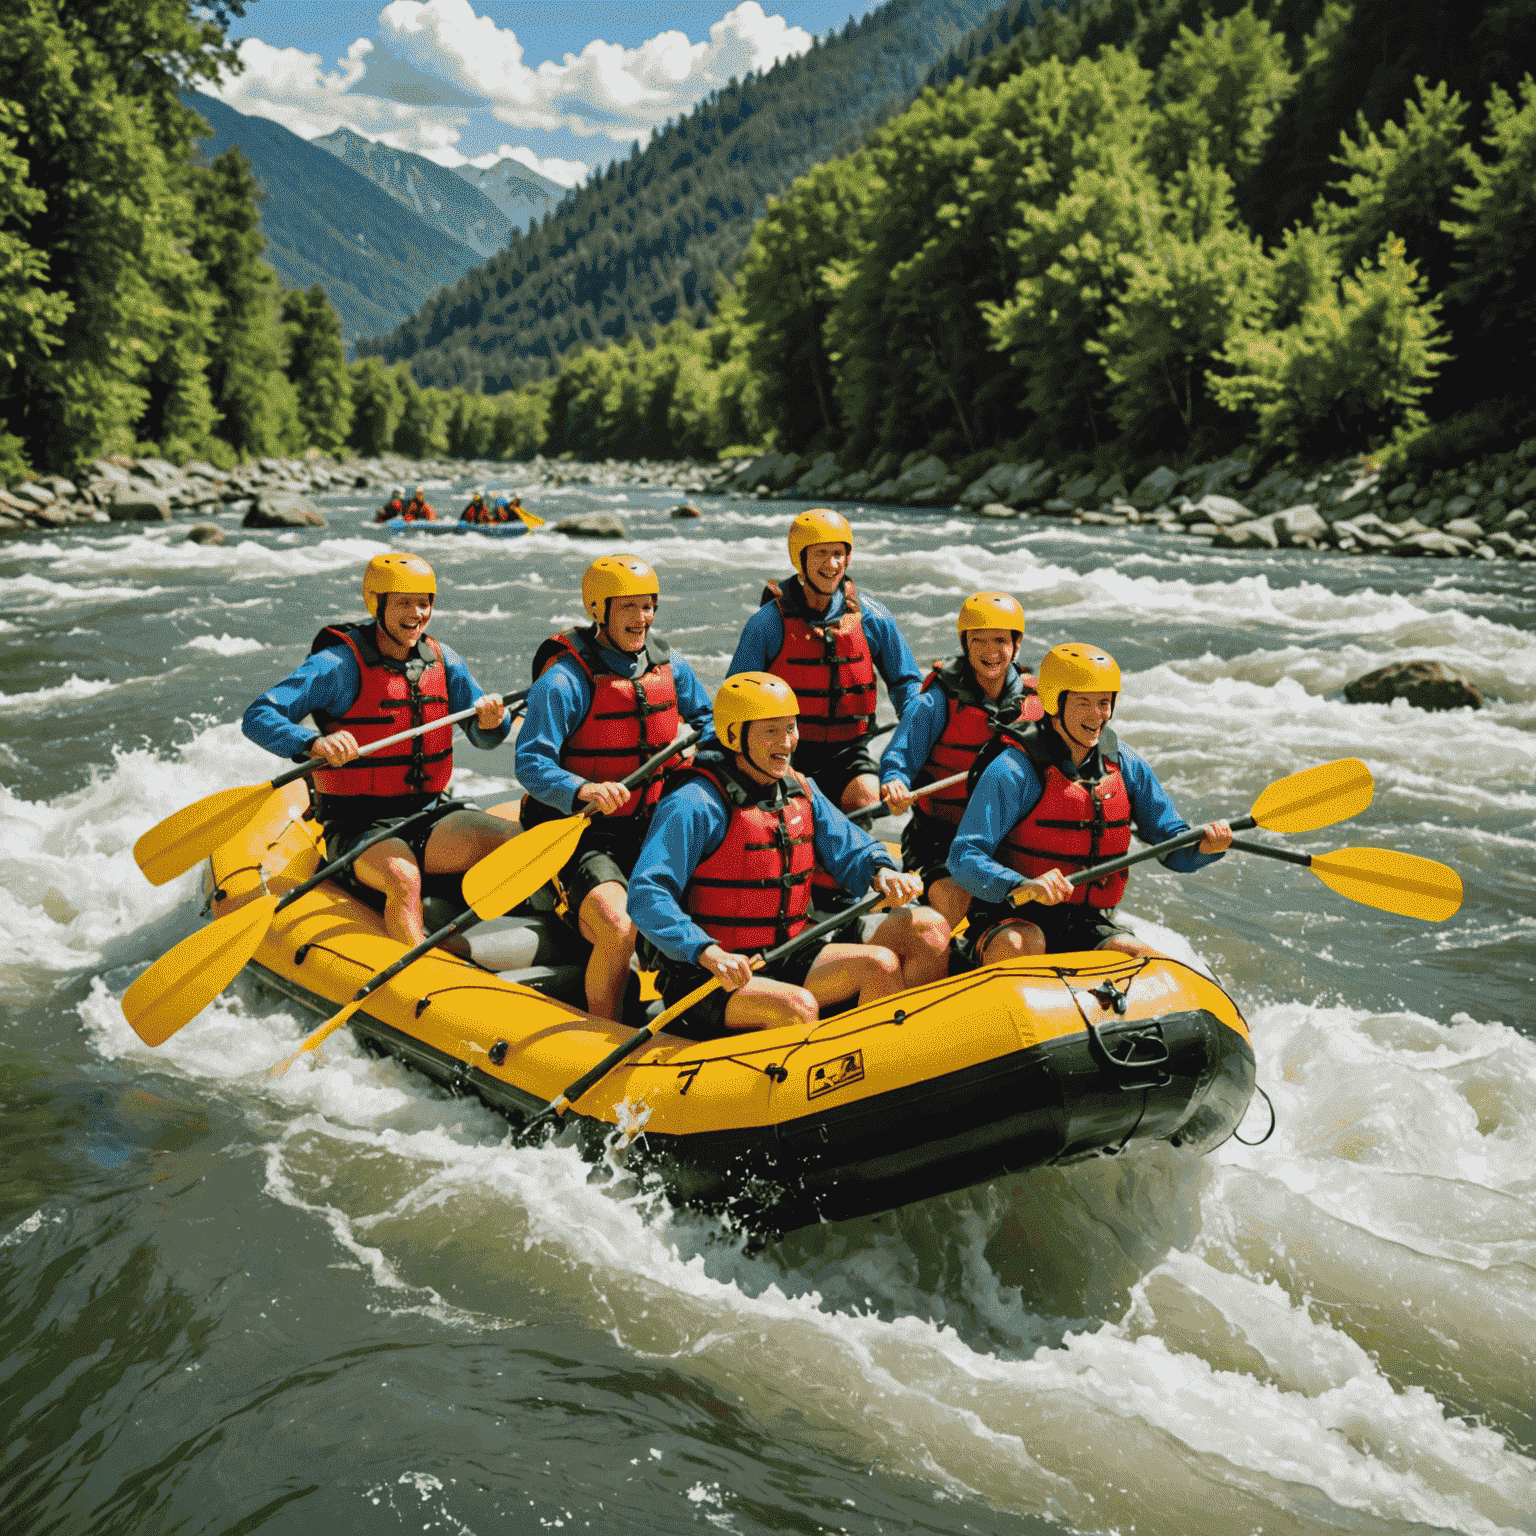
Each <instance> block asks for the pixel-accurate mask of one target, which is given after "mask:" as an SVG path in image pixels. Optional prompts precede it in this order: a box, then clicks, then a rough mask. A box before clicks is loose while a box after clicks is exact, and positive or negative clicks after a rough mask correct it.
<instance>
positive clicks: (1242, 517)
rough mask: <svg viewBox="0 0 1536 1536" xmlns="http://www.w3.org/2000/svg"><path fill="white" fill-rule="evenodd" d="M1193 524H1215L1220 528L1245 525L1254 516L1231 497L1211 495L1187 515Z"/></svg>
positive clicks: (1192, 508)
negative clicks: (1237, 524) (1239, 524)
mask: <svg viewBox="0 0 1536 1536" xmlns="http://www.w3.org/2000/svg"><path fill="white" fill-rule="evenodd" d="M1185 515H1186V517H1188V519H1189V520H1190V521H1191V522H1204V523H1215V524H1216V526H1217V527H1218V528H1220V527H1225V526H1228V525H1231V524H1235V523H1245V522H1247V521H1248V520H1249V519H1250V518H1251V517H1252V516H1253V513H1251V512H1250V511H1249V510H1248V508H1247V507H1245V506H1244V505H1243V504H1242V502H1240V501H1234V500H1233V499H1232V497H1230V496H1217V495H1214V494H1209V495H1205V496H1202V497H1201V498H1200V499H1199V500H1198V501H1197V502H1195V503H1194V505H1193V506H1192V507H1191V508H1190V509H1189V511H1188V512H1187V513H1186V514H1185Z"/></svg>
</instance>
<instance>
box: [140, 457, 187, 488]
mask: <svg viewBox="0 0 1536 1536" xmlns="http://www.w3.org/2000/svg"><path fill="white" fill-rule="evenodd" d="M137 468H138V472H139V474H140V475H142V476H144V477H145V478H147V479H149V480H151V481H153V482H154V484H156V485H158V486H171V485H175V484H176V482H177V481H178V480H180V479H181V471H180V470H179V469H177V468H176V466H175V465H174V464H170V463H167V462H166V460H164V459H140V460H139V461H138V465H137Z"/></svg>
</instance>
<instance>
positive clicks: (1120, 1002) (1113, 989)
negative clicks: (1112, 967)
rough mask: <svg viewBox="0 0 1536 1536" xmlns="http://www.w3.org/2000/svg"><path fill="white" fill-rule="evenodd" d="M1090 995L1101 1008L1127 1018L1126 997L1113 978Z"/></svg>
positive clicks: (1100, 984)
mask: <svg viewBox="0 0 1536 1536" xmlns="http://www.w3.org/2000/svg"><path fill="white" fill-rule="evenodd" d="M1088 995H1089V997H1091V998H1092V999H1093V1000H1094V1001H1095V1002H1096V1003H1097V1004H1098V1005H1099V1007H1100V1008H1112V1009H1114V1011H1115V1012H1116V1013H1117V1014H1119V1015H1120V1016H1121V1018H1124V1017H1125V1004H1126V995H1125V993H1124V992H1122V991H1121V990H1120V988H1119V987H1117V986H1116V985H1115V983H1114V978H1113V977H1106V978H1105V979H1104V980H1103V981H1102V982H1100V983H1099V985H1098V986H1096V987H1093V988H1091V989H1090V990H1089V992H1088ZM1165 1059H1166V1053H1165Z"/></svg>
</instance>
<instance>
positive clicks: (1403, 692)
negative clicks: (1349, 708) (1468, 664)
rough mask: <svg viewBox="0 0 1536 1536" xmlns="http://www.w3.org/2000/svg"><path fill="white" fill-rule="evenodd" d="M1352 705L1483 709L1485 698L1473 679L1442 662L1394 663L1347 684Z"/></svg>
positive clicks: (1345, 688)
mask: <svg viewBox="0 0 1536 1536" xmlns="http://www.w3.org/2000/svg"><path fill="white" fill-rule="evenodd" d="M1344 697H1345V698H1346V699H1348V700H1349V702H1350V703H1351V704H1390V703H1391V702H1392V700H1393V699H1407V701H1408V702H1409V703H1410V704H1412V705H1413V706H1414V707H1415V708H1416V709H1481V708H1482V707H1483V703H1484V699H1483V695H1482V693H1481V692H1480V691H1479V689H1478V687H1477V685H1476V684H1475V683H1474V682H1473V681H1472V679H1471V678H1469V677H1466V676H1464V675H1463V674H1462V673H1460V672H1457V671H1455V670H1453V669H1452V668H1450V667H1448V666H1446V665H1445V664H1444V663H1443V662H1439V661H1394V662H1391V663H1389V664H1388V665H1387V666H1385V667H1378V668H1377V669H1376V670H1375V671H1374V672H1367V673H1366V674H1365V676H1364V677H1357V678H1355V680H1354V681H1353V682H1350V683H1346V684H1345V685H1344Z"/></svg>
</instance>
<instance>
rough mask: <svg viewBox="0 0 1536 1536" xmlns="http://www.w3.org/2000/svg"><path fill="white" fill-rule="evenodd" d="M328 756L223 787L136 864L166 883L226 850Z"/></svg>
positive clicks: (416, 731)
mask: <svg viewBox="0 0 1536 1536" xmlns="http://www.w3.org/2000/svg"><path fill="white" fill-rule="evenodd" d="M527 693H528V690H527V689H526V688H523V689H520V690H519V691H518V692H516V693H504V694H502V696H501V702H502V703H503V704H518V703H521V701H522V700H523V699H524V698H525V697H526V696H527ZM474 713H475V711H474V710H473V709H461V710H460V711H459V712H458V713H457V714H455V715H445V716H444V717H443V718H442V719H441V720H434V721H432V722H431V723H430V724H428V725H418V726H416V727H414V728H413V729H412V730H409V731H400V732H398V733H396V734H395V735H393V736H386V737H384V739H383V740H382V741H371V742H369V743H368V745H367V746H366V747H364V748H363V749H362V751H360V752H359V753H358V754H357V755H358V756H359V757H367V756H369V755H370V754H371V753H374V752H382V751H383V750H384V748H385V747H392V746H395V745H397V744H398V743H400V742H402V741H409V740H411V738H412V737H413V736H424V735H425V734H426V733H427V732H428V731H437V730H441V729H442V728H443V727H444V726H445V725H447V726H452V725H457V724H458V723H459V722H460V721H461V720H468V719H469V717H470V716H471V715H472V714H474ZM328 766H329V764H327V763H326V761H325V760H324V759H323V758H319V757H313V758H310V759H309V761H308V762H303V763H299V764H297V765H296V766H294V767H292V768H289V769H288V770H287V771H286V772H284V773H280V774H278V776H277V777H276V778H275V779H269V780H268V781H267V782H266V783H265V784H240V785H236V786H235V787H234V788H233V789H221V790H219V791H218V792H217V793H216V794H212V795H205V796H204V797H203V798H202V799H201V800H199V801H197V802H196V803H195V804H193V805H188V806H185V807H183V808H182V809H181V810H179V811H176V812H175V813H173V814H172V815H170V816H167V817H166V818H165V820H164V821H161V822H157V823H156V824H155V825H154V826H152V827H151V828H150V829H149V831H148V832H146V833H145V834H144V835H143V836H142V837H141V838H140V839H139V840H138V842H136V843H135V844H134V845H133V857H134V861H135V862H136V863H137V864H138V866H139V868H140V869H141V870H143V871H144V878H145V879H146V880H148V881H149V883H150V884H151V885H164V884H165V882H166V881H167V880H174V879H175V878H176V876H177V875H180V874H183V873H185V871H187V870H189V869H191V868H192V866H193V865H194V864H196V863H197V862H198V860H199V859H205V858H207V857H208V855H209V854H210V853H212V852H213V851H214V849H216V848H219V847H221V846H222V845H223V844H225V843H227V842H228V841H229V840H230V838H232V837H233V836H234V835H235V833H237V832H238V831H240V829H241V828H242V827H245V826H247V825H248V824H249V823H250V822H252V821H254V820H255V818H256V817H257V815H259V814H260V812H261V808H262V807H263V806H264V805H265V804H266V803H267V797H268V796H269V795H271V794H272V793H273V792H274V791H276V790H279V789H281V788H282V787H283V786H284V785H285V784H292V783H294V782H295V780H297V779H302V778H304V777H306V776H307V775H308V774H311V773H314V772H315V771H316V770H318V769H321V768H325V767H328Z"/></svg>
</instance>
